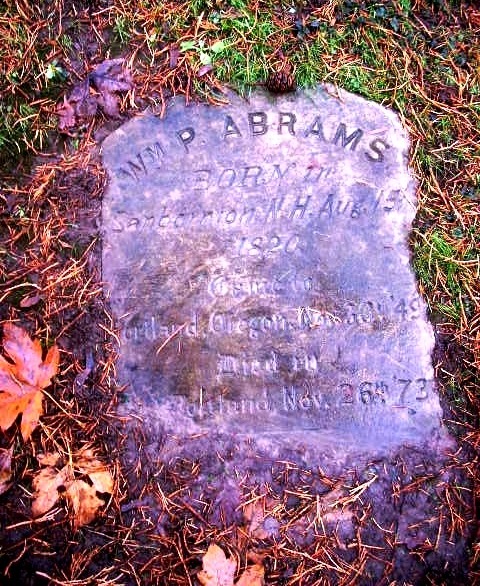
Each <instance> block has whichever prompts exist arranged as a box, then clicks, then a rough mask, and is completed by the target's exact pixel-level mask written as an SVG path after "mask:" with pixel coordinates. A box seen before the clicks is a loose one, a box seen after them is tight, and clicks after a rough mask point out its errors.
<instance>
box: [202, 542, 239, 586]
mask: <svg viewBox="0 0 480 586" xmlns="http://www.w3.org/2000/svg"><path fill="white" fill-rule="evenodd" d="M202 564H203V570H202V571H201V572H199V573H198V576H197V577H198V579H199V581H200V584H203V586H233V578H234V576H235V570H236V568H237V563H236V562H235V560H232V559H231V558H227V556H226V555H225V553H224V551H223V549H222V548H220V547H218V545H215V544H213V543H212V544H211V545H210V546H209V548H208V550H207V553H206V554H205V555H204V556H203V560H202Z"/></svg>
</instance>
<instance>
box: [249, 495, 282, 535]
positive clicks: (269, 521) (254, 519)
mask: <svg viewBox="0 0 480 586" xmlns="http://www.w3.org/2000/svg"><path fill="white" fill-rule="evenodd" d="M277 502H278V501H277V500H276V499H271V498H269V499H264V498H262V499H258V500H256V501H253V502H251V503H248V504H247V505H245V507H244V509H243V516H244V518H245V520H246V521H247V527H246V529H247V531H248V533H249V534H250V535H251V536H252V537H255V538H256V539H267V538H269V537H272V536H273V535H275V534H276V533H277V531H278V527H279V523H278V521H277V520H276V519H275V518H274V517H273V516H272V515H269V514H267V512H266V511H265V507H267V506H268V508H269V509H271V508H272V507H273V506H275V504H276V503H277Z"/></svg>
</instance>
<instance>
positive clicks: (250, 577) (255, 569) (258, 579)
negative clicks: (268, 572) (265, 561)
mask: <svg viewBox="0 0 480 586" xmlns="http://www.w3.org/2000/svg"><path fill="white" fill-rule="evenodd" d="M264 575H265V570H264V569H263V566H261V565H260V564H255V565H253V566H250V567H249V568H247V569H246V570H245V572H243V574H242V575H241V576H240V578H239V580H238V582H237V583H236V585H235V586H263V585H264V584H265V581H264Z"/></svg>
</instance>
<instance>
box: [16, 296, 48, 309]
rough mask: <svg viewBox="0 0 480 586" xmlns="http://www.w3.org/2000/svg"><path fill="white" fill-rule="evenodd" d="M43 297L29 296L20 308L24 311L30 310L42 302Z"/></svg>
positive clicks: (22, 301)
mask: <svg viewBox="0 0 480 586" xmlns="http://www.w3.org/2000/svg"><path fill="white" fill-rule="evenodd" d="M42 299H43V297H42V296H41V295H39V294H38V293H37V294H35V295H28V296H27V297H24V298H23V299H22V300H21V301H20V307H21V308H22V309H28V308H29V307H33V306H34V305H37V303H38V302H39V301H42Z"/></svg>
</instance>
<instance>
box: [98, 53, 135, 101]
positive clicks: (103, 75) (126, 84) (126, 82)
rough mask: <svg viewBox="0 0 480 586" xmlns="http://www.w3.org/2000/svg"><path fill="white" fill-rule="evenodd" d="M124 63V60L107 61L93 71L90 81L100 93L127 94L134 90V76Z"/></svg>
mask: <svg viewBox="0 0 480 586" xmlns="http://www.w3.org/2000/svg"><path fill="white" fill-rule="evenodd" d="M123 63H124V60H123V59H105V61H102V63H100V65H97V67H96V68H95V69H94V71H92V73H91V74H90V79H91V80H92V82H93V85H94V86H95V87H96V88H97V90H98V91H99V92H101V93H103V92H107V93H112V92H127V91H128V90H131V89H132V88H133V81H132V76H131V74H130V72H129V71H128V69H125V68H124V67H123Z"/></svg>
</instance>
